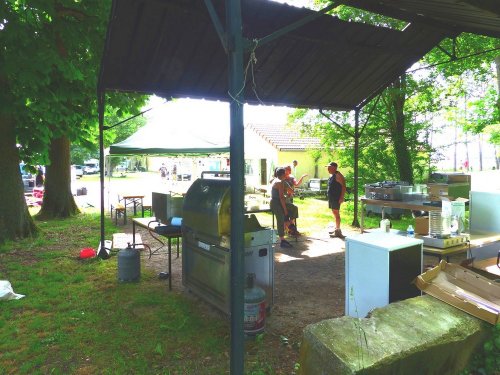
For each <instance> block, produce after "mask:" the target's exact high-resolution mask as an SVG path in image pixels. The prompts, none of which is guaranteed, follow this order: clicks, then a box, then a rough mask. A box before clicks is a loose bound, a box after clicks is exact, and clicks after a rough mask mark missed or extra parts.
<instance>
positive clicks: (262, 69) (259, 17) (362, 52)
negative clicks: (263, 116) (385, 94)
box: [99, 0, 448, 110]
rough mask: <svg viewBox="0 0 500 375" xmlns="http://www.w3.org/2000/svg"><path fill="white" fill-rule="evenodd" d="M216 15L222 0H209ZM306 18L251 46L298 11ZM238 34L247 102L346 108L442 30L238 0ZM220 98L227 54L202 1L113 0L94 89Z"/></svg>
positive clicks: (401, 68)
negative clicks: (246, 46)
mask: <svg viewBox="0 0 500 375" xmlns="http://www.w3.org/2000/svg"><path fill="white" fill-rule="evenodd" d="M213 4H214V7H215V9H216V11H217V13H218V16H219V18H220V20H221V23H222V24H225V11H224V1H223V0H213ZM311 15H318V17H317V18H315V19H314V20H313V21H310V22H308V23H306V24H305V25H303V26H301V27H299V28H297V29H294V30H293V31H290V32H288V33H287V34H284V35H282V36H281V37H279V38H277V39H275V40H273V41H271V42H269V43H264V44H262V45H259V44H258V43H259V41H260V39H261V38H263V37H265V36H267V35H270V34H272V33H273V32H275V31H277V30H279V29H280V28H283V27H285V26H288V25H290V24H292V23H293V22H296V21H298V20H301V19H303V18H304V17H307V16H311ZM242 18H243V35H244V37H245V38H246V39H247V40H249V41H251V42H252V43H254V47H255V49H254V50H253V55H251V54H250V53H247V54H246V55H245V56H244V59H245V61H246V62H248V61H251V60H252V61H254V66H252V67H250V68H248V69H247V71H246V84H245V87H244V88H242V89H243V90H244V91H243V95H244V99H245V102H247V103H250V104H265V105H285V106H291V107H296V108H297V107H304V108H323V109H336V110H352V109H355V108H358V107H360V106H362V105H363V104H364V103H366V102H367V101H368V100H370V99H371V98H373V97H374V96H375V95H377V94H378V93H379V92H381V91H382V90H383V89H384V88H385V87H386V86H387V85H388V84H389V83H391V82H392V81H394V79H395V78H396V77H398V76H400V75H401V74H402V73H404V72H405V71H406V70H407V69H408V68H409V67H411V65H412V64H413V63H415V62H416V61H418V60H419V59H420V58H421V57H422V56H423V55H425V54H426V53H427V52H428V51H429V50H430V49H432V48H433V47H434V46H435V45H436V44H438V43H439V42H440V41H441V40H442V39H443V38H444V37H445V36H446V35H448V34H447V32H445V31H443V30H440V29H438V28H435V27H431V26H425V27H423V26H421V25H418V24H411V25H410V26H408V27H407V28H406V29H405V30H404V31H397V30H392V29H388V28H382V27H375V26H371V25H365V24H358V23H353V22H345V21H341V20H339V19H338V18H336V17H332V16H330V15H319V14H318V12H315V11H312V10H309V9H305V8H296V7H292V6H289V5H287V4H280V3H275V2H272V1H267V0H242ZM104 90H110V91H113V90H116V91H135V92H143V93H149V94H156V95H158V96H162V97H165V98H169V97H191V98H205V99H209V100H223V101H229V100H230V97H229V95H228V63H227V55H226V53H225V51H224V49H223V46H222V43H221V41H220V39H219V36H218V34H217V33H216V31H215V27H214V26H213V23H212V20H211V18H210V16H209V13H208V11H207V9H206V7H205V4H204V2H202V1H199V0H169V1H157V0H152V1H146V0H120V1H116V0H114V1H113V7H112V14H111V17H110V21H109V25H108V35H107V40H106V47H105V52H104V56H103V60H102V64H101V74H100V77H99V91H101V92H102V91H104Z"/></svg>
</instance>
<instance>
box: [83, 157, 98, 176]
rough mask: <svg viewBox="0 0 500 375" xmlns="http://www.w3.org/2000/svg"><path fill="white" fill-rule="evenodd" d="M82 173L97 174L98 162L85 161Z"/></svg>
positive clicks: (93, 160)
mask: <svg viewBox="0 0 500 375" xmlns="http://www.w3.org/2000/svg"><path fill="white" fill-rule="evenodd" d="M83 173H84V174H93V173H99V160H97V159H91V160H87V161H86V162H85V163H84V166H83Z"/></svg>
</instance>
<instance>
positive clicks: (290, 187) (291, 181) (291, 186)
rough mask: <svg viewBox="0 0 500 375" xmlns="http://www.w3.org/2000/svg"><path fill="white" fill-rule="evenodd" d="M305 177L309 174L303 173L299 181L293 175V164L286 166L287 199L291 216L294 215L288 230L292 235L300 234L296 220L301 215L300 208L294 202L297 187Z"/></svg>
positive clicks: (285, 184)
mask: <svg viewBox="0 0 500 375" xmlns="http://www.w3.org/2000/svg"><path fill="white" fill-rule="evenodd" d="M304 177H307V174H304V175H302V176H301V177H300V179H299V180H298V181H297V180H296V179H295V177H294V176H293V175H292V166H291V165H287V166H286V167H285V178H284V180H283V183H284V186H285V201H286V206H287V208H288V211H290V212H292V214H291V215H290V216H293V217H294V219H292V220H291V222H290V225H289V226H288V231H289V233H290V234H291V235H292V236H299V235H300V233H299V232H298V230H297V222H296V220H295V219H296V218H298V217H299V209H298V207H297V206H296V205H294V204H293V197H294V195H295V188H296V187H297V186H299V185H300V184H301V183H302V180H303V179H304Z"/></svg>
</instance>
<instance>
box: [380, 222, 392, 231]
mask: <svg viewBox="0 0 500 375" xmlns="http://www.w3.org/2000/svg"><path fill="white" fill-rule="evenodd" d="M380 229H382V231H384V232H387V233H389V232H390V231H391V222H390V221H389V219H382V220H380Z"/></svg>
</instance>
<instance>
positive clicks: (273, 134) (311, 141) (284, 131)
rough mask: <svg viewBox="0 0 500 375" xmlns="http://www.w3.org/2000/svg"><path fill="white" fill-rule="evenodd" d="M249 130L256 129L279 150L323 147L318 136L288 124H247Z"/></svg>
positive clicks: (302, 149)
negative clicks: (308, 134)
mask: <svg viewBox="0 0 500 375" xmlns="http://www.w3.org/2000/svg"><path fill="white" fill-rule="evenodd" d="M245 128H246V129H248V130H249V131H254V132H255V133H257V134H258V135H259V136H261V137H262V138H263V139H264V140H266V141H267V142H269V144H271V145H272V146H273V147H275V148H276V149H277V150H278V151H305V150H311V149H319V148H321V142H320V140H319V139H318V138H315V137H308V136H305V135H303V134H301V133H300V131H299V129H296V128H294V127H292V126H290V125H287V124H271V125H269V124H247V125H246V126H245Z"/></svg>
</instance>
